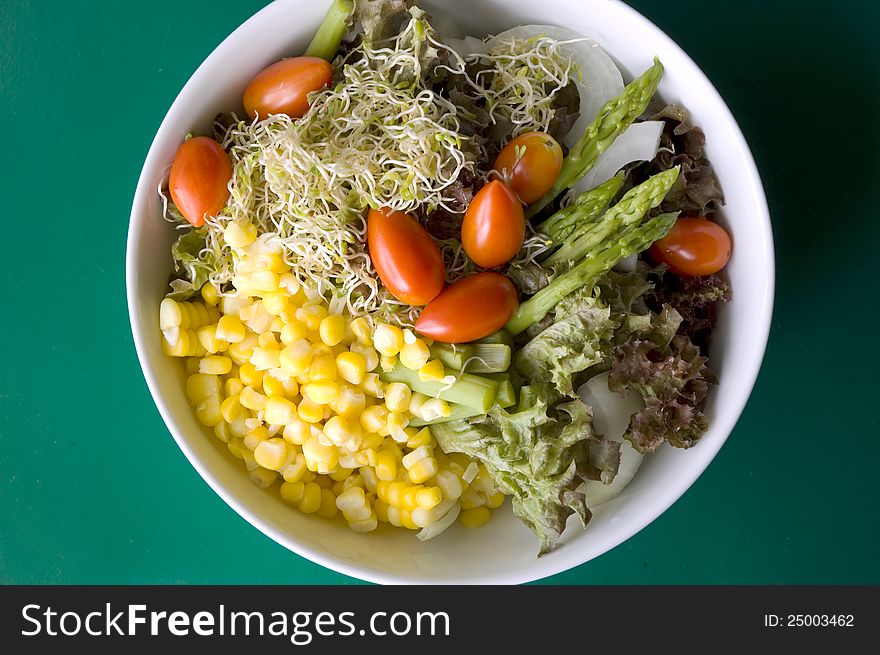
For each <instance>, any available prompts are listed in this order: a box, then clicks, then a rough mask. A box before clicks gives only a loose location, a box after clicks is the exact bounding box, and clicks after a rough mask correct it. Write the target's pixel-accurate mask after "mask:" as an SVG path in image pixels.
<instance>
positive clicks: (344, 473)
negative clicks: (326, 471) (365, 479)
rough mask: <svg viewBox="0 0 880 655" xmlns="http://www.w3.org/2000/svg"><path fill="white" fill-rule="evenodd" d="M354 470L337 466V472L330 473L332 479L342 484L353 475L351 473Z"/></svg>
mask: <svg viewBox="0 0 880 655" xmlns="http://www.w3.org/2000/svg"><path fill="white" fill-rule="evenodd" d="M353 470H354V469H347V468H344V467H342V466H337V467H336V470H335V471H333V472H332V473H330V479H331V480H335V481H336V482H342V481H343V480H345V479H346V478H347V477H349V476H350V475H351V472H352V471H353Z"/></svg>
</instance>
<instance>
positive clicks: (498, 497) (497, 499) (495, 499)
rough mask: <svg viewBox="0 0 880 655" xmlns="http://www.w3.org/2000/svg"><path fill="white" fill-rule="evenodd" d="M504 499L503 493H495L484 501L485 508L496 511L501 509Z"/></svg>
mask: <svg viewBox="0 0 880 655" xmlns="http://www.w3.org/2000/svg"><path fill="white" fill-rule="evenodd" d="M504 498H505V496H504V494H503V493H501V492H500V491H496V492H495V493H494V494H492V495H491V496H489V498H487V499H486V507H488V508H489V509H496V508H498V507H501V506H502V505H503V504H504Z"/></svg>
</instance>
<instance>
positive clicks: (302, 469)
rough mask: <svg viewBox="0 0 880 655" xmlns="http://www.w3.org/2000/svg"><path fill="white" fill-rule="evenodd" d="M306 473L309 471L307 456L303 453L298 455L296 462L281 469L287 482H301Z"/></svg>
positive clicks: (295, 458)
mask: <svg viewBox="0 0 880 655" xmlns="http://www.w3.org/2000/svg"><path fill="white" fill-rule="evenodd" d="M306 471H308V468H307V467H306V456H305V455H303V454H302V453H297V454H296V456H295V457H294V460H293V461H292V462H291V463H290V464H288V465H287V466H285V467H284V468H283V469H281V475H282V477H284V480H285V481H286V482H299V481H300V480H302V479H303V477H304V476H305V474H306Z"/></svg>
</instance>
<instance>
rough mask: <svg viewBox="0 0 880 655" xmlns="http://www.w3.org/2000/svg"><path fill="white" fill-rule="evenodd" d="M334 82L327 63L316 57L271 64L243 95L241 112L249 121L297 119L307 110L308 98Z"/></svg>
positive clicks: (285, 60) (331, 71)
mask: <svg viewBox="0 0 880 655" xmlns="http://www.w3.org/2000/svg"><path fill="white" fill-rule="evenodd" d="M332 81H333V68H332V67H331V66H330V62H328V61H325V60H324V59H320V58H318V57H292V58H291V59H282V60H281V61H279V62H277V63H275V64H272V65H271V66H269V67H268V68H266V69H264V70H263V71H262V72H260V73H259V74H257V76H256V77H255V78H254V79H253V80H252V81H251V83H250V84H249V85H248V87H247V89H245V92H244V110H245V111H246V112H247V113H248V115H250V117H251V118H256V117H257V115H258V114H259V118H266V117H267V116H268V115H269V114H287V115H288V116H290V117H291V118H299V117H301V116H302V115H303V114H305V113H306V112H307V111H308V110H309V99H308V94H309V93H311V92H312V91H319V90H321V89H323V88H324V87H326V86H329V85H330V83H331V82H332Z"/></svg>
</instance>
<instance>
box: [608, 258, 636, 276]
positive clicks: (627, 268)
mask: <svg viewBox="0 0 880 655" xmlns="http://www.w3.org/2000/svg"><path fill="white" fill-rule="evenodd" d="M638 266H639V256H638V255H630V256H629V257H624V258H623V259H621V260H620V261H619V262H617V263H616V264H615V265H614V270H615V271H623V272H624V273H635V271H636V269H637V268H638Z"/></svg>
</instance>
